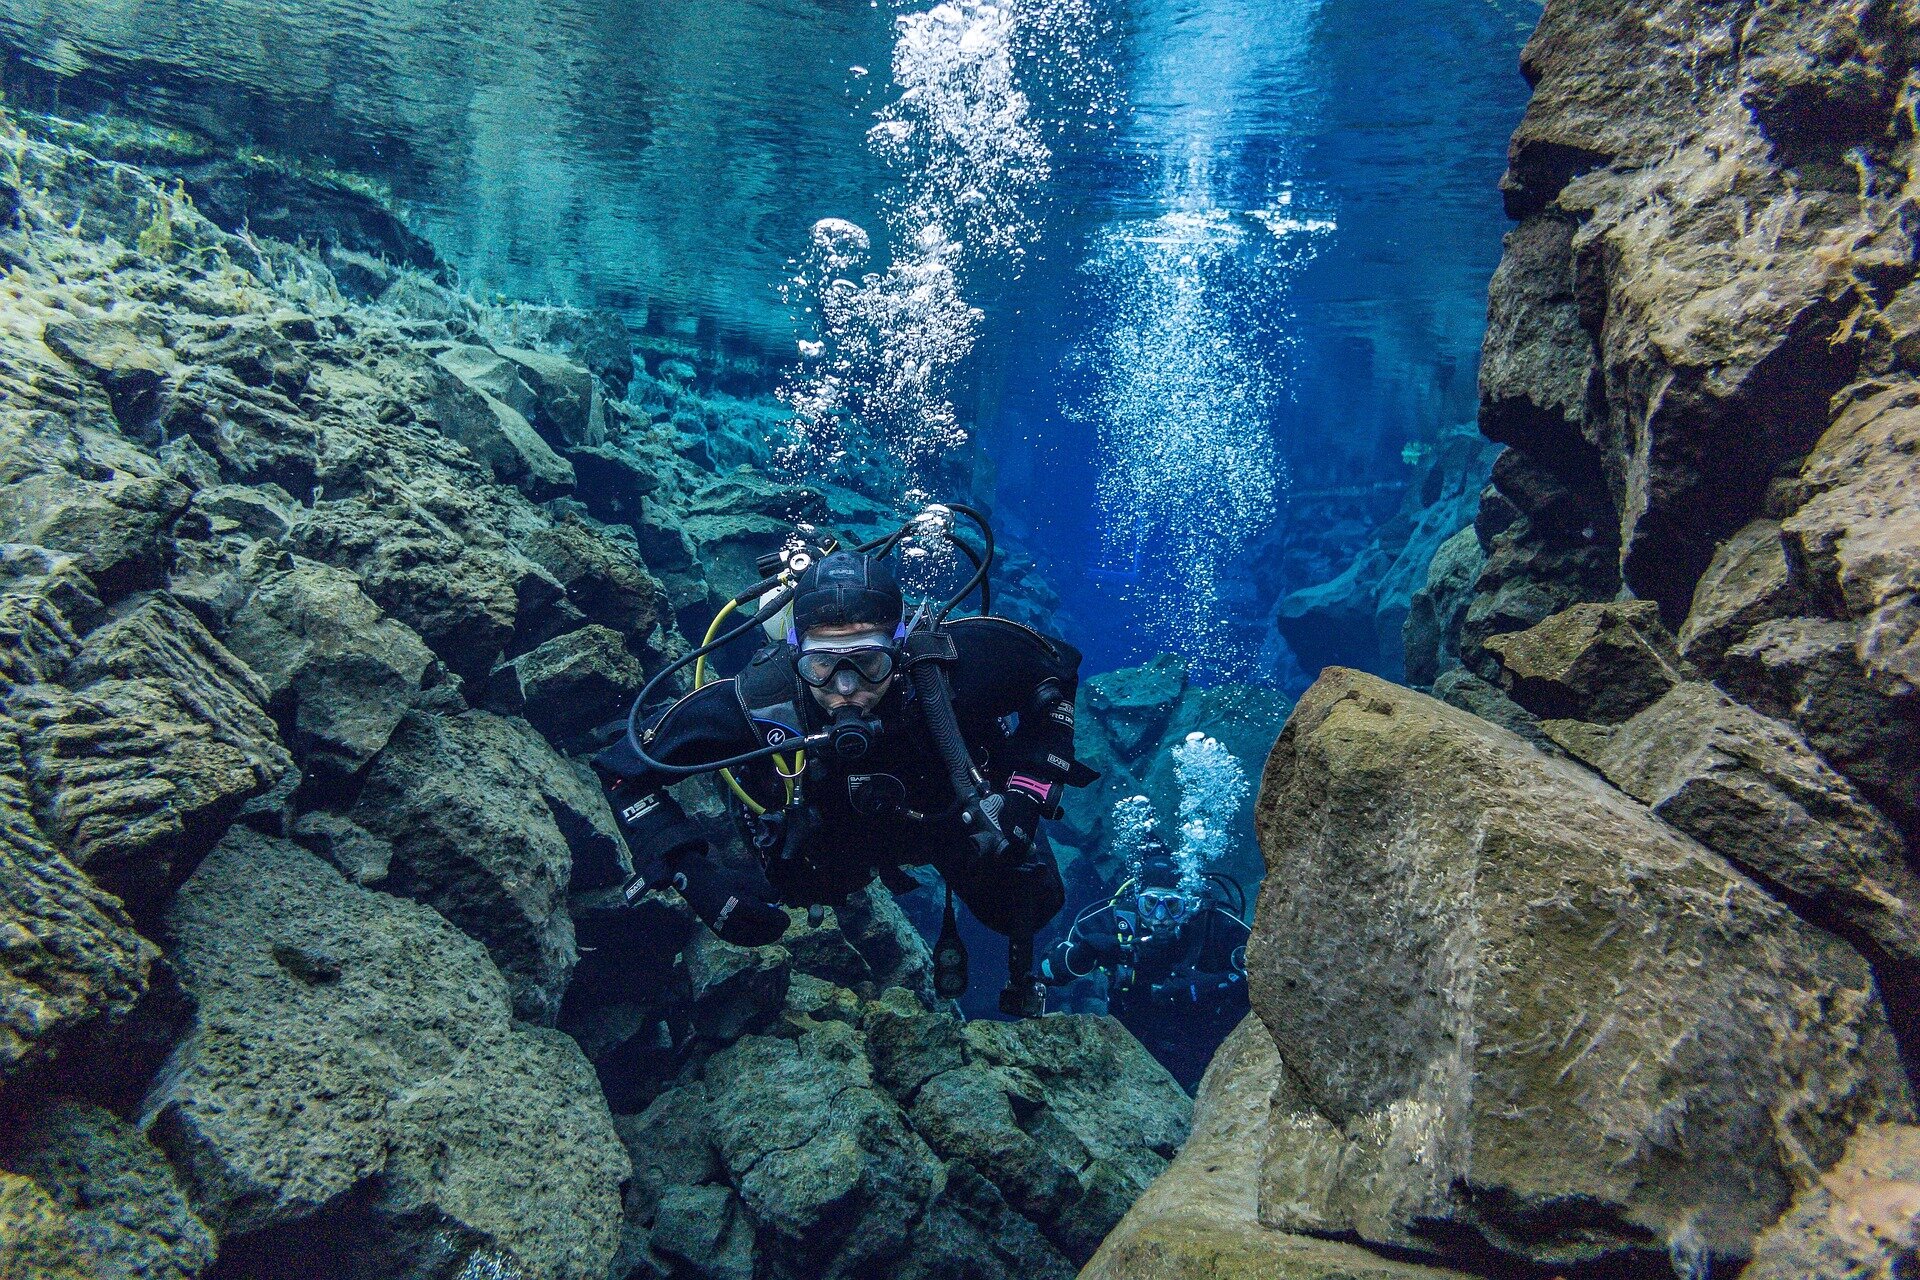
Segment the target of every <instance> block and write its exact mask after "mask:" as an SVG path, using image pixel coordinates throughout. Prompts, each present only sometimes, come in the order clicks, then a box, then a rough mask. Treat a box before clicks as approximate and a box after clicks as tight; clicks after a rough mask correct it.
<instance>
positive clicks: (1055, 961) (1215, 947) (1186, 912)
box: [1040, 836, 1251, 1091]
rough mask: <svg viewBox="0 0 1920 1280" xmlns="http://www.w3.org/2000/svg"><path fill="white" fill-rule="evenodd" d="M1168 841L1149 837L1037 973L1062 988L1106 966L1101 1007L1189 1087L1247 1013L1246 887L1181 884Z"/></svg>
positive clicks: (1226, 880) (1211, 878) (1218, 881)
mask: <svg viewBox="0 0 1920 1280" xmlns="http://www.w3.org/2000/svg"><path fill="white" fill-rule="evenodd" d="M1180 880H1181V877H1180V872H1179V869H1178V868H1177V867H1176V866H1175V865H1174V862H1173V858H1172V856H1171V854H1170V853H1169V852H1168V850H1167V848H1166V846H1165V845H1164V844H1162V843H1161V842H1160V841H1159V840H1158V838H1157V837H1153V836H1148V837H1147V844H1146V847H1145V849H1144V850H1143V853H1142V859H1141V869H1140V871H1139V873H1138V874H1137V875H1136V876H1134V877H1132V878H1130V879H1128V880H1127V881H1126V882H1125V883H1123V884H1122V885H1121V886H1120V888H1119V889H1118V890H1117V891H1116V892H1115V893H1114V894H1113V896H1112V897H1110V898H1106V899H1102V900H1097V901H1095V902H1093V903H1091V904H1090V905H1088V906H1087V907H1086V908H1085V909H1083V910H1082V911H1081V912H1080V914H1079V915H1077V916H1076V917H1074V921H1073V925H1072V927H1071V928H1070V929H1068V930H1067V936H1066V937H1065V938H1064V939H1063V940H1061V941H1060V942H1059V943H1058V944H1056V945H1055V946H1054V947H1053V949H1052V950H1051V951H1049V952H1048V953H1047V956H1046V959H1045V960H1043V961H1042V962H1041V965H1040V977H1041V980H1042V981H1044V982H1045V983H1046V984H1047V985H1049V986H1055V987H1063V986H1066V985H1067V984H1068V983H1071V982H1075V981H1078V980H1079V979H1082V978H1088V977H1091V976H1093V975H1094V974H1095V973H1098V972H1102V971H1104V972H1105V974H1106V978H1107V1012H1109V1013H1111V1014H1112V1015H1113V1016H1114V1017H1116V1018H1118V1019H1119V1020H1120V1022H1121V1024H1122V1025H1123V1026H1125V1027H1126V1028H1127V1030H1129V1031H1131V1032H1133V1034H1134V1035H1135V1036H1136V1037H1138V1039H1139V1040H1140V1042H1141V1043H1142V1044H1144V1045H1146V1046H1147V1048H1148V1049H1149V1050H1150V1051H1151V1052H1152V1053H1153V1056H1154V1057H1156V1058H1158V1059H1159V1060H1160V1062H1161V1064H1162V1065H1163V1066H1165V1067H1166V1068H1167V1069H1168V1070H1169V1071H1171V1072H1172V1073H1173V1075H1174V1077H1175V1078H1176V1079H1178V1080H1179V1081H1180V1083H1181V1084H1182V1085H1183V1086H1184V1087H1185V1088H1187V1089H1188V1090H1189V1091H1191V1090H1192V1089H1193V1088H1194V1087H1195V1086H1197V1085H1198V1084H1199V1082H1200V1074H1201V1072H1203V1071H1205V1070H1206V1066H1207V1063H1208V1062H1209V1061H1210V1060H1211V1059H1212V1057H1213V1051H1214V1050H1215V1049H1216V1048H1217V1047H1218V1046H1219V1044H1220V1042H1221V1041H1222V1040H1224V1039H1225V1038H1226V1036H1227V1033H1228V1032H1230V1031H1232V1030H1233V1028H1234V1027H1235V1026H1236V1025H1238V1023H1239V1021H1240V1019H1241V1018H1243V1017H1244V1016H1246V1012H1247V1009H1248V1000H1247V938H1248V936H1249V935H1250V933H1251V930H1250V929H1249V928H1248V926H1247V923H1246V920H1245V918H1244V917H1245V915H1246V909H1247V898H1246V891H1245V890H1244V889H1243V888H1242V887H1241V886H1240V883H1239V881H1237V880H1234V879H1233V878H1232V877H1230V876H1226V875H1222V874H1219V873H1217V872H1216V873H1212V874H1210V875H1208V876H1206V877H1205V879H1204V881H1203V885H1204V887H1203V888H1202V889H1200V890H1199V891H1198V892H1187V891H1184V890H1182V888H1181V887H1180Z"/></svg>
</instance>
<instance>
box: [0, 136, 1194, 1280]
mask: <svg viewBox="0 0 1920 1280" xmlns="http://www.w3.org/2000/svg"><path fill="white" fill-rule="evenodd" d="M44 125H45V122H42V124H41V127H39V128H38V131H37V132H36V133H34V134H29V133H27V132H24V131H22V130H21V129H20V128H18V127H16V125H15V124H14V123H13V122H12V121H11V120H5V121H0V129H4V137H0V143H3V144H4V145H0V262H3V263H4V267H5V271H6V275H5V277H4V280H0V290H4V297H3V298H0V317H3V319H0V632H4V644H0V662H4V664H5V669H4V675H5V679H4V682H0V810H3V811H4V822H0V833H3V834H0V893H3V894H4V902H5V908H4V911H3V912H0V922H4V923H3V929H4V932H0V1275H6V1276H9V1277H10V1276H13V1275H32V1276H134V1275H139V1276H163V1277H179V1278H181V1280H185V1278H187V1277H197V1276H203V1275H211V1274H217V1275H220V1276H222V1277H241V1276H258V1277H269V1276H289V1275H296V1274H312V1273H313V1270H312V1269H313V1268H314V1267H315V1266H320V1267H323V1268H324V1273H325V1274H327V1275H330V1276H343V1277H345V1276H364V1277H375V1276H378V1277H383V1278H384V1277H396V1276H412V1277H429V1276H432V1277H446V1276H453V1275H456V1274H457V1275H463V1276H516V1277H539V1278H543V1280H544V1278H548V1277H552V1278H560V1277H567V1278H569V1280H571V1278H576V1277H577V1278H579V1280H600V1277H613V1278H614V1280H625V1277H628V1276H634V1275H639V1276H647V1277H663V1276H670V1277H687V1276H741V1277H755V1276H758V1277H767V1276H778V1277H800V1276H808V1277H811V1276H817V1275H853V1274H873V1273H875V1272H876V1271H882V1270H883V1271H888V1272H890V1273H895V1274H912V1275H926V1276H943V1277H963V1276H986V1277H991V1276H1003V1275H1013V1274H1020V1275H1034V1274H1041V1275H1066V1274H1068V1273H1070V1272H1071V1271H1072V1269H1073V1267H1074V1266H1075V1265H1076V1264H1078V1263H1079V1262H1080V1261H1082V1260H1084V1259H1085V1258H1086V1257H1087V1256H1088V1255H1089V1254H1090V1253H1091V1252H1092V1250H1093V1248H1094V1247H1095V1245H1096V1244H1097V1243H1098V1241H1099V1239H1100V1238H1101V1236H1102V1235H1104V1234H1105V1232H1106V1230H1107V1229H1108V1228H1109V1227H1110V1226H1111V1225H1112V1224H1113V1223H1114V1222H1115V1221H1117V1220H1118V1218H1119V1217H1120V1215H1121V1213H1122V1212H1123V1211H1124V1209H1125V1208H1126V1206H1127V1205H1128V1204H1129V1203H1130V1202H1131V1200H1132V1199H1133V1197H1134V1196H1135V1195H1136V1194H1137V1193H1138V1191H1139V1190H1140V1189H1141V1188H1142V1187H1143V1186H1144V1185H1145V1184H1146V1183H1147V1182H1148V1181H1149V1180H1150V1179H1151V1178H1152V1177H1153V1176H1154V1175H1155V1174H1156V1173H1157V1172H1158V1171H1159V1170H1160V1169H1161V1168H1162V1167H1164V1165H1165V1163H1166V1160H1167V1158H1168V1157H1170V1156H1171V1155H1172V1154H1173V1152H1174V1150H1175V1149H1176V1148H1177V1146H1178V1144H1179V1143H1180V1141H1181V1139H1182V1137H1183V1136H1184V1133H1185V1128H1186V1123H1187V1112H1188V1104H1187V1101H1186V1099H1185V1097H1184V1096H1183V1095H1182V1094H1181V1093H1180V1091H1179V1089H1178V1087H1177V1086H1176V1085H1175V1084H1174V1083H1173V1081H1172V1080H1171V1079H1170V1078H1169V1077H1167V1076H1166V1075H1165V1073H1164V1072H1162V1071H1160V1069H1159V1068H1158V1067H1156V1066H1155V1065H1154V1064H1153V1062H1152V1061H1151V1060H1150V1059H1149V1058H1148V1057H1147V1056H1146V1054H1145V1053H1144V1051H1142V1050H1141V1049H1140V1047H1139V1045H1138V1044H1137V1043H1135V1042H1134V1041H1133V1040H1132V1039H1131V1037H1129V1036H1127V1035H1126V1034H1125V1033H1124V1032H1123V1031H1121V1030H1120V1029H1119V1028H1118V1027H1117V1026H1116V1025H1115V1024H1113V1023H1111V1022H1109V1021H1107V1020H1104V1019H1093V1018H1062V1019H1053V1020H1048V1021H1047V1022H1045V1023H1043V1024H1037V1025H1034V1026H1031V1027H1006V1028H1002V1027H995V1026H967V1027H962V1025H961V1024H960V1023H959V1022H957V1021H956V1020H955V1019H954V1018H952V1017H951V1016H950V1015H949V1014H947V1013H945V1012H936V1011H935V1010H934V1009H933V1008H932V1001H931V995H930V992H929V991H928V978H927V959H926V950H925V944H924V943H923V942H922V941H921V940H920V939H919V937H918V935H917V934H915V933H914V932H913V931H912V929H911V928H910V927H909V926H908V925H907V924H906V923H905V921H904V919H903V917H902V916H901V914H900V912H899V910H898V908H897V907H895V906H894V904H893V902H892V900H891V899H890V898H888V897H886V896H885V895H884V894H878V893H876V894H874V895H871V896H870V897H867V898H862V899H860V900H858V901H856V902H853V903H850V904H849V905H848V907H847V908H846V909H845V910H844V911H843V912H842V913H840V914H839V915H838V916H829V917H827V918H825V919H822V920H820V921H818V922H808V921H807V920H806V919H805V918H804V917H802V918H800V919H799V920H797V921H796V928H795V930H794V932H793V933H792V934H791V935H790V937H789V938H788V939H787V940H786V944H785V945H783V946H781V947H776V948H766V949H763V950H761V951H757V952H744V951H741V950H739V949H737V948H730V947H726V946H724V945H723V944H720V943H718V942H716V941H714V940H713V939H712V938H711V937H710V936H709V935H707V934H705V933H704V931H698V930H696V929H695V928H694V927H693V925H692V923H691V921H690V919H689V918H688V916H687V914H686V910H685V907H684V905H683V904H681V903H679V901H678V899H677V898H676V897H673V896H672V895H665V896H659V897H655V898H652V899H650V900H648V901H647V902H646V903H645V904H643V907H642V909H641V910H640V912H639V919H640V921H641V923H642V925H643V926H644V930H643V932H642V933H640V934H638V935H636V934H634V933H632V932H630V931H626V930H622V929H617V928H610V927H609V926H608V923H607V912H606V910H605V908H606V906H607V901H606V900H607V896H608V894H609V892H610V888H609V886H611V885H613V884H615V883H617V881H618V879H619V878H620V876H621V874H622V870H623V865H624V858H625V854H624V851H623V849H622V846H621V842H620V839H619V836H618V833H617V830H616V828H615V827H614V824H613V820H612V816H611V814H610V813H609V812H608V810H607V808H606V804H605V801H604V799H603V798H602V793H601V790H600V788H599V786H598V785H597V783H596V782H595V781H594V780H593V779H592V777H591V775H590V774H589V773H587V772H586V770H585V768H584V766H583V764H582V763H581V760H580V756H579V752H580V751H581V750H582V749H583V748H584V747H585V746H586V745H587V744H588V743H589V742H590V740H591V738H592V732H593V730H594V728H595V726H597V725H599V724H600V723H602V722H603V721H605V720H606V719H608V718H610V717H612V716H615V715H617V714H618V713H619V712H620V711H621V710H622V708H623V704H624V702H625V701H626V699H627V697H629V696H630V693H631V690H632V689H633V687H634V685H635V684H636V683H637V682H638V681H639V680H640V679H642V678H643V677H644V675H645V674H647V673H649V672H652V671H654V670H657V669H658V667H659V665H660V663H661V662H662V661H663V660H664V659H665V658H666V656H667V655H668V654H670V653H671V652H674V651H676V650H677V649H678V647H679V646H680V645H681V644H683V643H684V642H683V641H682V640H680V639H678V638H677V634H678V633H677V629H676V627H675V625H674V624H675V619H676V616H694V615H698V614H700V613H701V611H702V610H703V609H707V608H710V606H711V604H712V603H713V602H714V601H715V600H716V599H720V598H724V597H725V596H726V595H727V594H729V593H731V592H732V591H734V590H737V589H738V588H739V587H740V586H741V585H743V584H744V583H745V582H746V581H748V580H750V578H751V576H752V573H753V571H752V559H753V557H754V556H755V555H757V554H759V553H760V552H762V551H764V550H766V549H767V547H768V545H769V544H770V543H771V542H774V541H777V538H778V535H779V533H780V532H782V531H784V530H785V529H787V528H789V527H791V522H792V521H794V520H796V519H812V520H816V521H819V522H821V523H824V524H830V525H832V526H834V527H836V528H840V529H842V530H845V531H847V532H850V533H854V534H859V533H861V532H863V531H869V530H872V529H873V528H875V527H877V522H879V521H881V520H883V519H885V517H886V512H885V511H884V509H883V508H881V507H880V506H879V505H878V504H876V503H874V502H872V501H870V500H868V499H866V498H862V497H860V496H859V495H857V494H854V493H852V492H851V491H847V490H840V489H834V488H831V487H827V486H820V487H813V488H808V487H799V486H793V485H783V484H779V483H776V482H774V481H772V480H769V479H768V478H766V477H765V476H764V475H763V474H761V473H760V472H758V471H756V470H754V469H753V468H751V467H750V466H749V467H745V468H740V469H734V468H733V466H732V464H733V462H734V461H736V460H734V459H729V458H726V457H724V456H718V455H717V453H716V450H717V448H718V445H719V442H721V441H723V440H726V439H745V438H747V437H748V436H749V434H750V433H749V431H748V430H747V428H745V427H743V426H742V423H743V421H746V420H748V419H750V418H751V415H752V413H753V410H752V408H751V406H748V405H745V404H744V403H743V402H737V401H729V400H728V399H726V398H725V397H723V396H715V395H714V394H713V393H712V388H711V386H710V385H709V386H708V387H706V388H705V389H704V390H697V389H696V384H697V383H698V382H699V381H700V375H699V374H698V371H696V370H693V369H691V368H688V369H685V370H684V371H683V370H682V369H680V368H675V367H672V366H673V365H674V363H675V362H674V360H673V359H672V358H667V357H661V356H659V355H658V354H657V353H655V354H653V355H651V356H649V357H648V358H647V359H646V360H644V361H642V362H641V363H640V364H638V365H636V362H635V361H634V358H633V353H632V351H631V349H630V348H629V346H628V345H627V343H626V341H625V338H624V331H623V330H621V329H620V328H619V327H618V325H617V322H614V323H609V322H608V321H607V320H606V319H605V318H596V317H591V316H581V315H578V314H576V313H570V312H565V311H558V310H552V309H543V308H526V307H517V308H514V307H490V306H482V305H479V304H476V303H474V302H473V301H471V300H470V299H467V298H465V297H463V296H461V295H460V294H458V293H457V292H455V291H454V290H452V289H451V288H449V287H448V286H447V284H446V282H445V281H444V279H441V278H439V277H438V276H437V275H436V274H435V272H436V270H437V269H436V268H435V267H434V266H433V265H432V264H431V263H429V264H427V269H425V270H415V269H411V268H408V267H405V266H396V265H395V264H394V263H392V262H390V261H387V260H385V259H383V258H381V257H379V256H377V255H376V254H375V253H374V252H373V251H372V250H374V249H376V248H378V247H379V246H377V245H372V244H369V243H364V242H362V243H357V244H354V243H348V242H347V239H346V238H345V237H340V236H335V237H328V236H315V237H314V238H313V243H312V245H311V247H310V248H297V247H294V246H293V245H290V244H288V243H286V242H283V241H281V240H277V239H273V238H271V237H270V236H268V235H266V234H264V233H263V232H262V230H261V228H260V227H259V226H258V225H250V222H249V221H248V220H244V219H236V220H233V221H231V222H230V224H229V225H226V226H224V227H223V226H222V225H220V224H218V223H216V222H215V221H212V220H210V219H209V218H208V217H207V216H206V215H205V214H203V212H202V211H201V209H200V208H199V207H197V202H196V200H195V199H194V197H193V196H192V194H191V193H190V192H189V191H188V189H187V186H186V178H184V177H182V178H179V179H177V180H175V181H170V182H166V183H161V182H157V181H155V180H154V179H153V178H152V177H151V176H150V175H149V174H147V173H146V172H145V171H144V170H142V169H141V168H138V167H135V166H130V165H127V164H122V163H116V162H112V161H108V160H102V159H99V158H96V157H95V156H93V155H91V154H88V153H86V152H84V151H81V150H76V149H74V148H73V146H72V145H70V144H71V143H72V142H73V141H74V138H73V135H72V134H71V133H70V132H69V133H64V134H61V135H60V136H58V137H49V134H50V133H51V132H53V131H51V130H48V129H46V128H44ZM109 140H111V139H109ZM196 172H202V176H204V173H205V172H211V170H207V171H196ZM289 180H291V179H289ZM300 181H301V182H302V183H304V184H305V185H303V186H301V187H300V190H301V191H302V192H303V193H305V196H306V197H308V198H310V199H311V200H312V201H313V202H314V206H313V207H314V208H315V209H320V210H330V211H331V212H330V213H327V214H326V215H325V216H324V218H322V222H323V223H324V225H326V226H335V227H338V226H346V225H353V226H362V227H364V226H366V225H369V224H368V223H367V221H366V219H365V218H364V217H362V216H361V215H362V214H364V213H365V211H366V210H365V205H364V197H362V196H359V195H357V194H356V193H354V192H353V191H351V190H350V189H346V188H341V187H340V186H338V185H337V184H331V185H330V184H328V183H316V182H315V181H314V180H312V179H310V178H305V177H302V178H300ZM249 198H251V197H249ZM241 207H242V208H243V209H244V208H247V207H251V206H248V205H246V203H245V201H244V200H243V201H242V202H241ZM211 211H213V212H220V211H221V210H220V209H218V208H214V209H212V210H211ZM228 212H231V210H228ZM282 212H283V213H286V214H287V216H288V217H291V216H292V214H291V213H287V211H286V210H282ZM303 216H310V217H321V215H320V214H319V213H312V212H310V213H309V214H308V215H303ZM416 265H418V264H416ZM738 461H746V459H739V460H738ZM720 465H725V466H728V467H729V469H728V470H726V471H716V470H714V469H713V468H714V467H715V466H720ZM1114 1081H1121V1082H1123V1083H1124V1087H1125V1088H1126V1090H1127V1101H1126V1103H1125V1104H1124V1105H1123V1106H1115V1105H1113V1104H1112V1102H1111V1101H1110V1100H1109V1099H1107V1098H1106V1097H1105V1094H1104V1090H1105V1089H1106V1088H1107V1087H1108V1086H1109V1085H1110V1084H1112V1083H1113V1082H1114Z"/></svg>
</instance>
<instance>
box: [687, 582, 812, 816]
mask: <svg viewBox="0 0 1920 1280" xmlns="http://www.w3.org/2000/svg"><path fill="white" fill-rule="evenodd" d="M737 608H739V602H738V601H736V600H729V601H727V603H726V604H725V605H723V606H721V609H720V612H719V613H716V614H714V615H713V623H712V625H710V626H709V627H708V628H707V634H706V635H705V636H704V637H702V639H701V641H700V643H701V644H702V645H709V644H712V643H713V638H714V637H715V636H717V635H719V634H720V624H721V623H723V622H725V621H726V620H727V615H728V614H730V613H732V612H733V611H734V610H735V609H737ZM718 679H719V677H718V676H715V677H714V680H718ZM711 683H712V681H710V680H708V679H707V655H705V654H704V653H703V654H701V655H700V656H699V657H698V658H696V659H695V660H694V663H693V687H694V688H696V689H699V688H703V687H705V686H706V685H708V684H711ZM773 766H774V771H775V772H776V773H778V774H779V775H780V778H781V781H782V783H783V784H784V785H785V786H786V789H787V803H788V804H792V803H793V783H794V779H796V778H798V777H799V776H800V774H801V773H802V772H803V771H804V770H805V769H806V766H807V753H806V752H804V751H796V752H794V754H793V764H792V766H791V769H789V767H788V764H787V761H786V760H785V759H783V758H782V757H780V756H778V755H776V756H774V757H773ZM720 776H721V777H722V778H723V779H725V780H726V784H727V786H728V788H729V789H730V790H731V791H732V792H733V794H734V795H736V796H738V797H739V798H740V803H741V804H744V805H745V806H747V808H748V810H749V811H751V812H752V813H754V814H756V815H758V814H764V813H765V812H766V811H767V806H765V805H763V804H761V803H760V802H759V801H758V800H755V799H754V798H753V797H752V796H750V795H748V794H747V789H746V788H745V787H743V786H741V785H740V779H738V778H736V777H734V776H733V770H731V769H722V770H721V771H720Z"/></svg>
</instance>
